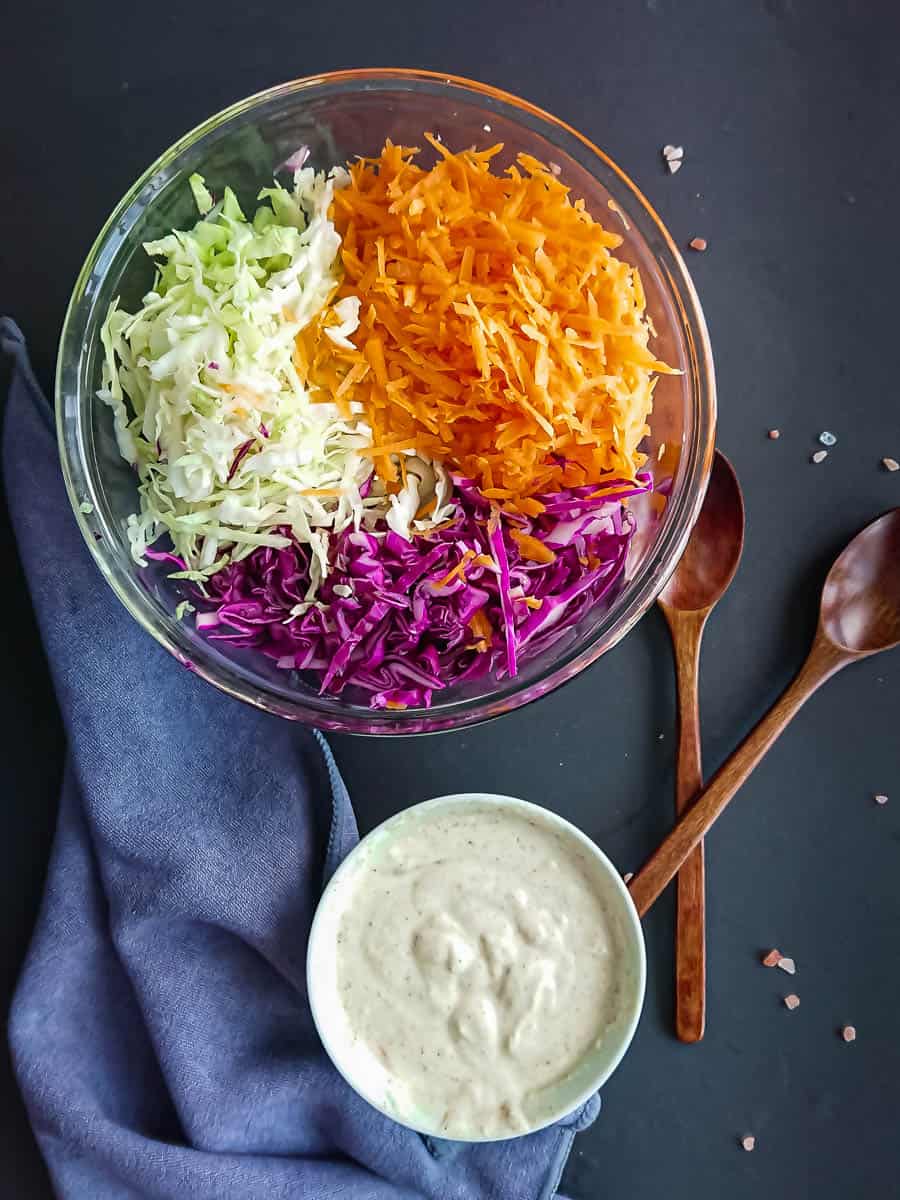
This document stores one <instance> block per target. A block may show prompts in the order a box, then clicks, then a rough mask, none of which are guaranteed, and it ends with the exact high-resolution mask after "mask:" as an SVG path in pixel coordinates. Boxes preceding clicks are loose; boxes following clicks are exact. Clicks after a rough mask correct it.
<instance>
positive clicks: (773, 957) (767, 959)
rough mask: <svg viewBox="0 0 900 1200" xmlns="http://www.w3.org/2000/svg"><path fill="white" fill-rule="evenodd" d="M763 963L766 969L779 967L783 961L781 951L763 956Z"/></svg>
mask: <svg viewBox="0 0 900 1200" xmlns="http://www.w3.org/2000/svg"><path fill="white" fill-rule="evenodd" d="M761 961H762V965H763V966H764V967H777V966H778V964H779V962H780V961H781V951H780V950H770V951H769V953H768V954H764V955H763V956H762V960H761Z"/></svg>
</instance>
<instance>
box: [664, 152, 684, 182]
mask: <svg viewBox="0 0 900 1200" xmlns="http://www.w3.org/2000/svg"><path fill="white" fill-rule="evenodd" d="M662 156H663V158H664V159H665V160H666V166H667V167H668V168H669V173H670V174H671V175H674V174H675V172H676V171H679V170H680V169H681V164H682V162H683V161H684V146H672V145H668V146H663V148H662Z"/></svg>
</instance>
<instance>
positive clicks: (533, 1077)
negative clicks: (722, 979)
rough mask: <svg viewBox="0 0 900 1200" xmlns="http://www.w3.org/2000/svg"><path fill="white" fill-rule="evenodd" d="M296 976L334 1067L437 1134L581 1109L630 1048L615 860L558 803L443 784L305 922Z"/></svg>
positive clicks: (482, 1137)
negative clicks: (444, 790) (546, 805)
mask: <svg viewBox="0 0 900 1200" xmlns="http://www.w3.org/2000/svg"><path fill="white" fill-rule="evenodd" d="M307 973H308V988H309V996H310V1003H311V1005H312V1012H313V1017H314V1019H315V1022H316V1026H317V1028H318V1030H319V1034H320V1036H321V1038H322V1041H323V1043H324V1045H325V1048H326V1050H327V1051H328V1054H329V1055H330V1057H331V1059H332V1061H333V1062H334V1064H335V1066H336V1067H337V1068H338V1070H339V1071H340V1072H341V1074H342V1075H343V1076H344V1077H345V1078H346V1079H347V1081H348V1082H349V1083H350V1084H351V1086H352V1087H354V1088H355V1089H356V1091H358V1092H359V1093H360V1095H362V1096H363V1097H364V1099H366V1100H367V1101H368V1102H369V1103H370V1104H372V1105H373V1106H374V1107H375V1108H377V1109H379V1110H381V1111H382V1112H384V1113H386V1114H387V1115H388V1116H390V1117H393V1118H394V1119H395V1120H397V1121H399V1122H400V1123H401V1124H403V1125H407V1126H409V1127H410V1128H413V1129H416V1130H418V1131H419V1132H421V1133H426V1134H430V1135H432V1136H438V1137H444V1138H451V1139H459V1140H464V1141H493V1140H498V1139H502V1138H508V1137H516V1136H519V1135H522V1134H525V1133H530V1132H533V1131H534V1130H536V1129H541V1128H543V1127H544V1126H546V1125H549V1124H551V1123H552V1122H554V1121H556V1120H559V1119H560V1118H561V1117H563V1116H565V1115H567V1114H568V1113H570V1112H572V1111H574V1110H575V1109H576V1108H578V1107H579V1106H580V1105H581V1104H582V1103H584V1101H585V1100H587V1099H588V1097H589V1096H590V1095H591V1094H592V1092H594V1091H596V1090H597V1088H599V1087H600V1086H601V1084H602V1083H603V1082H604V1081H605V1080H606V1079H607V1078H608V1077H609V1075H610V1074H611V1072H612V1071H613V1070H614V1069H615V1067H616V1066H617V1064H618V1062H619V1060H620V1059H621V1057H622V1055H623V1054H624V1053H625V1050H626V1049H627V1047H628V1044H629V1042H630V1041H631V1037H632V1035H633V1033H634V1030H635V1027H636V1025H637V1021H638V1017H639V1015H640V1009H641V1004H642V1001H643V995H644V980H645V955H644V943H643V937H642V934H641V928H640V923H639V920H638V916H637V913H636V911H635V909H634V905H633V904H632V902H631V898H630V896H629V894H628V891H627V889H626V888H625V886H624V884H623V883H622V880H621V878H620V877H619V875H618V872H617V871H616V869H615V868H614V867H613V865H612V864H611V863H610V861H609V860H608V859H607V858H606V856H605V855H604V854H602V852H601V851H600V850H599V849H598V848H597V847H596V846H595V845H594V843H593V842H592V841H590V839H589V838H587V837H586V836H585V835H584V834H583V833H581V832H580V831H579V830H578V829H576V828H575V827H574V826H573V825H570V824H569V823H568V822H567V821H564V820H563V819H562V818H561V817H558V816H556V815H555V814H553V813H551V812H548V811H547V810H546V809H543V808H539V807H538V806H536V805H533V804H527V803H525V802H524V801H521V800H516V799H513V798H511V797H506V796H492V795H484V794H470V795H460V796H447V797H442V798H439V799H437V800H430V801H428V802H427V803H425V804H420V805H417V806H415V807H413V808H411V809H408V810H407V811H405V812H403V813H400V814H399V815H398V816H396V817H394V818H392V819H391V820H389V821H387V822H385V823H384V824H383V825H381V826H379V827H378V828H377V829H376V830H374V831H373V832H372V833H371V834H369V836H368V837H366V838H365V839H364V840H363V841H362V842H361V843H360V844H359V846H358V847H357V848H356V849H355V850H354V851H353V853H352V854H351V855H350V856H349V857H348V858H347V859H346V861H345V862H344V863H343V864H342V866H341V867H340V868H339V870H338V871H337V872H336V874H335V876H334V878H333V879H332V880H331V882H330V884H329V885H328V887H327V889H326V891H325V894H324V895H323V897H322V900H321V903H320V905H319V909H318V911H317V913H316V917H315V920H314V922H313V927H312V932H311V935H310V943H309V957H308V969H307Z"/></svg>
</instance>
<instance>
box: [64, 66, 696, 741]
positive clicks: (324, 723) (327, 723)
mask: <svg viewBox="0 0 900 1200" xmlns="http://www.w3.org/2000/svg"><path fill="white" fill-rule="evenodd" d="M367 82H369V83H385V84H388V83H396V84H397V85H398V86H402V85H403V84H404V83H413V84H414V83H419V84H426V85H431V86H444V87H449V88H459V89H460V90H462V91H464V92H465V93H467V94H468V95H469V96H470V97H472V98H474V99H475V100H477V99H481V100H493V101H495V102H498V103H501V104H503V105H507V106H510V107H511V108H513V109H518V110H520V111H521V112H524V113H526V114H528V115H529V116H531V117H533V118H536V119H537V120H539V121H542V122H546V123H547V124H548V125H549V126H551V127H555V128H556V129H557V130H560V131H562V132H563V133H565V134H566V135H568V136H569V137H572V138H574V139H575V140H576V141H578V142H580V143H581V145H582V146H583V147H584V148H585V149H586V150H587V151H588V152H589V153H590V154H593V155H595V156H596V157H597V158H598V159H599V160H600V161H601V162H602V163H603V164H604V166H605V167H606V168H607V169H608V170H609V171H611V172H612V174H613V175H615V176H616V177H617V179H618V181H619V183H620V184H621V185H622V186H623V187H624V188H625V189H626V190H627V191H628V192H629V193H630V194H631V197H632V198H633V200H634V202H635V204H636V205H637V207H638V208H639V209H640V210H642V212H643V214H644V216H645V217H646V218H647V219H648V220H649V222H650V224H651V226H652V227H653V233H654V236H656V237H658V238H659V239H660V241H661V243H662V244H663V246H664V247H665V249H666V251H667V252H668V254H669V256H670V258H671V262H670V263H669V264H667V265H668V267H669V270H668V271H667V272H666V274H667V283H668V286H669V289H670V291H671V293H672V298H673V299H675V300H677V301H678V304H679V307H680V310H681V323H682V332H683V335H684V337H685V341H686V343H687V348H688V352H689V354H690V358H691V365H692V367H694V368H695V370H696V386H692V388H691V392H692V394H693V395H694V397H695V399H696V400H697V404H696V409H697V411H696V418H697V430H696V435H695V438H694V441H693V443H688V444H686V446H685V451H686V452H689V453H690V455H691V457H690V459H688V460H687V461H686V462H684V470H685V474H684V482H685V486H684V487H683V488H682V489H681V492H680V493H679V496H678V501H679V504H680V508H679V509H678V510H676V512H675V513H673V516H672V519H671V520H670V521H669V523H668V526H669V528H668V533H669V539H668V543H667V544H666V547H665V552H664V553H663V551H662V549H661V548H660V547H657V548H656V549H655V550H654V552H653V553H654V556H655V559H656V574H655V578H654V580H653V582H652V584H650V582H649V575H650V574H651V572H650V571H647V570H645V571H644V572H643V574H644V575H645V576H647V578H645V579H644V582H643V586H642V587H640V586H639V587H638V588H637V590H636V593H635V595H634V596H633V597H632V599H631V606H630V610H627V611H626V612H625V613H623V614H619V615H618V623H617V624H615V625H614V626H612V627H610V628H608V629H606V630H603V629H602V625H601V626H600V627H599V628H598V629H597V630H595V631H594V632H593V633H592V634H591V637H590V640H589V641H587V642H586V643H576V645H575V647H574V648H573V647H570V648H569V649H568V650H567V651H566V653H565V654H563V655H562V657H561V658H560V660H558V661H557V662H555V663H554V664H553V665H552V666H551V667H549V668H548V669H547V670H546V671H544V673H543V674H542V675H541V676H540V677H538V678H537V679H535V680H533V681H532V682H530V683H529V684H528V685H527V686H526V687H524V688H515V687H513V688H512V690H510V691H509V692H508V693H506V692H500V693H494V694H492V695H489V696H487V697H476V698H474V699H463V700H459V701H455V702H451V703H449V704H445V705H443V706H442V708H441V709H440V710H432V709H409V710H390V709H385V710H369V709H364V708H362V707H361V706H359V707H357V706H354V707H353V708H349V709H347V710H346V711H342V712H341V713H340V714H339V715H335V713H334V712H333V711H323V710H322V709H320V708H319V707H318V705H317V703H316V701H317V700H318V697H317V696H316V695H315V694H312V695H307V694H302V693H299V692H298V693H297V698H296V699H293V698H291V699H290V700H286V699H285V698H284V697H283V696H282V695H279V694H278V693H277V691H275V690H274V689H271V688H270V687H269V686H268V685H267V684H266V683H265V681H263V680H250V679H249V678H245V675H244V673H242V672H240V671H238V670H235V669H234V668H233V667H232V668H230V669H228V668H223V667H221V666H220V665H219V664H218V663H217V662H216V661H215V660H214V659H213V658H212V657H210V659H209V661H204V660H203V659H202V658H199V659H198V658H194V657H189V655H188V654H187V653H185V651H184V650H183V649H182V648H181V647H180V646H179V645H178V638H177V636H176V632H175V631H174V625H173V631H172V632H170V631H169V630H168V629H166V628H165V627H164V626H163V625H162V624H160V623H159V622H158V621H157V620H155V619H154V617H153V616H152V615H151V614H150V613H149V612H147V611H145V610H144V608H143V605H142V593H141V592H140V591H139V590H138V589H137V587H136V585H135V586H130V585H129V583H128V582H126V581H125V580H124V579H123V577H122V576H121V575H120V573H119V572H118V571H117V570H116V567H115V564H114V561H113V558H112V555H110V554H108V552H107V550H106V546H107V545H108V544H109V539H108V538H104V536H103V534H102V532H99V531H98V530H101V529H102V526H101V525H100V524H99V521H98V518H97V516H96V515H92V513H90V512H88V511H85V509H92V508H93V509H95V508H96V506H94V505H92V504H91V499H92V497H93V488H92V481H91V479H90V477H89V475H88V473H87V472H86V471H84V470H83V465H82V463H81V461H79V458H78V456H77V455H70V453H69V447H68V445H67V437H66V433H67V428H66V426H67V420H68V417H69V413H68V409H67V404H66V388H65V387H64V383H63V373H64V371H63V369H64V359H65V354H66V350H67V347H68V345H69V342H70V340H71V339H72V336H73V327H74V326H75V324H76V318H77V315H78V310H79V306H80V304H81V303H82V300H83V298H84V295H85V292H86V285H87V283H88V281H89V279H90V278H91V276H92V275H93V274H94V272H95V271H96V269H97V265H98V260H99V259H100V257H101V253H102V251H103V249H104V247H105V246H106V243H107V239H108V238H109V235H110V233H111V232H112V231H113V230H114V228H115V226H116V224H117V223H118V222H119V221H120V219H121V218H122V216H123V214H125V213H126V212H127V211H128V210H129V209H130V207H131V206H132V204H133V203H134V202H135V200H136V199H137V198H138V197H139V196H140V194H141V193H142V191H143V190H144V188H145V187H146V186H147V185H148V184H149V183H150V182H151V181H152V180H153V178H154V177H155V176H156V175H158V174H159V173H160V172H161V171H162V170H163V169H164V168H166V167H167V166H168V165H170V164H171V163H172V162H173V161H174V160H176V159H177V158H178V156H179V155H181V154H182V153H183V152H184V151H186V150H187V149H189V148H190V147H191V146H192V145H194V144H195V143H196V142H198V141H199V140H200V139H201V138H203V137H204V136H205V135H207V134H208V133H212V132H213V131H215V130H216V129H218V128H220V127H222V126H224V125H225V124H226V123H227V122H228V121H230V120H232V119H234V118H236V117H239V116H241V115H244V114H247V113H249V112H251V111H252V110H253V109H255V108H256V107H258V106H259V105H262V104H265V103H268V102H270V101H272V100H275V99H277V98H279V97H282V96H290V95H293V94H295V93H302V92H305V91H308V90H311V89H314V88H316V87H321V86H333V85H340V84H348V85H364V84H366V83H367ZM586 169H587V168H586ZM641 237H642V238H644V235H643V233H642V234H641ZM644 240H645V241H646V238H644ZM652 253H653V255H654V257H655V258H657V259H658V253H657V251H656V250H655V249H653V250H652ZM55 408H56V428H57V439H58V444H59V453H60V460H61V465H62V472H63V479H64V482H65V486H66V491H67V493H68V496H69V501H70V503H71V505H72V510H73V512H74V515H75V519H76V522H77V524H78V527H79V529H80V530H81V534H82V536H83V538H84V540H85V542H86V543H87V546H88V549H89V551H90V553H91V555H92V556H93V558H94V561H95V562H96V563H97V565H98V567H99V568H100V571H101V573H102V575H103V577H104V578H105V579H106V581H107V583H108V584H109V585H110V587H111V588H112V590H113V592H114V593H115V595H116V596H117V597H118V599H119V601H120V602H121V603H122V604H123V605H124V607H125V608H126V610H127V611H128V613H129V614H130V615H131V617H133V618H134V620H136V621H137V622H138V624H139V625H140V626H141V627H142V628H143V629H144V630H145V631H146V632H147V633H149V634H150V636H151V637H153V638H154V639H155V640H156V641H157V642H159V644H160V645H162V646H163V647H164V648H165V649H166V650H167V651H168V652H169V653H170V654H172V655H173V657H175V658H176V659H177V660H178V661H179V662H180V663H181V664H182V666H185V667H187V668H188V669H189V670H192V671H193V672H194V673H196V674H197V675H199V676H200V677H201V678H202V679H204V680H205V681H206V682H208V683H211V684H212V685H213V686H214V687H217V688H218V689H219V690H220V691H223V692H225V693H226V694H227V695H230V696H232V697H233V698H235V699H239V700H242V701H244V702H245V703H249V704H252V705H253V706H254V707H256V708H258V709H261V710H263V711H265V712H269V713H272V714H274V715H277V716H281V717H284V718H286V719H289V720H295V721H300V722H304V723H307V724H311V725H314V726H317V727H319V728H323V729H328V730H333V731H337V732H346V733H358V734H368V735H374V736H379V735H383V734H388V733H389V734H393V735H397V734H401V735H402V734H407V735H415V734H419V733H438V732H443V731H446V730H451V729H457V728H463V727H466V726H470V725H474V724H479V723H482V722H485V721H488V720H491V719H493V718H495V717H498V716H501V715H503V714H505V713H507V712H511V711H513V710H515V709H517V708H520V707H522V706H524V705H525V704H528V703H531V702H532V701H533V700H536V699H539V698H540V697H542V696H544V695H546V694H547V693H549V692H551V691H553V690H555V689H556V688H557V687H560V686H561V685H562V684H564V683H566V682H568V681H569V680H571V679H573V678H574V677H575V676H576V675H578V674H580V673H581V672H582V671H583V670H584V669H585V668H586V667H588V666H590V665H591V664H592V663H593V662H595V661H596V660H597V659H598V658H600V657H601V656H602V655H603V654H604V653H606V652H607V651H608V650H610V649H612V648H613V646H615V645H616V644H618V642H619V641H621V639H622V638H623V637H625V635H626V634H627V633H629V632H630V631H631V629H632V628H633V627H634V625H635V624H636V623H637V622H638V621H639V620H640V618H641V617H642V616H643V615H644V614H645V613H646V611H647V610H648V609H649V608H650V607H651V605H652V604H653V602H654V600H655V599H656V597H657V596H658V595H659V592H660V591H661V590H662V588H663V587H664V586H665V584H666V582H667V580H668V578H669V576H670V575H671V573H672V571H674V569H675V566H676V565H677V563H678V561H679V559H680V558H681V555H682V553H683V551H684V548H685V546H686V544H687V539H688V537H689V536H690V532H691V529H692V528H693V526H694V523H695V521H696V519H697V517H698V515H699V512H700V507H701V505H702V503H703V498H704V495H705V492H706V486H707V483H708V480H709V474H710V470H711V468H712V460H713V453H714V451H715V431H716V383H715V370H714V366H713V357H712V349H711V346H710V341H709V333H708V330H707V326H706V320H705V318H704V315H703V310H702V307H701V305H700V300H699V297H698V295H697V292H696V289H695V287H694V284H693V281H692V279H691V277H690V273H689V271H688V269H687V266H686V264H685V262H684V258H683V256H682V255H681V253H680V251H679V249H678V247H677V245H676V244H675V241H674V239H673V238H672V236H671V234H670V233H669V231H668V229H667V228H666V226H665V225H664V223H663V221H662V220H661V218H660V217H659V215H658V213H657V212H656V210H655V209H654V208H653V206H652V205H651V204H650V202H649V201H648V200H647V198H646V196H644V194H643V192H642V191H641V190H640V189H639V188H638V187H637V185H636V184H635V183H634V182H633V181H632V180H631V178H630V177H629V176H628V175H627V174H626V173H625V172H624V171H623V170H622V168H621V167H619V166H618V165H617V164H616V163H615V162H614V161H613V160H612V159H611V158H610V157H609V155H607V154H606V153H605V152H604V151H603V150H601V149H600V147H599V146H597V145H596V144H595V143H594V142H592V141H591V140H590V139H589V138H588V137H587V136H586V135H584V134H583V133H581V132H579V131H578V130H577V129H575V128H574V127H573V126H572V125H570V124H568V123H567V122H566V121H564V120H562V119H561V118H559V117H556V116H554V115H553V114H552V113H549V112H547V111H546V110H545V109H543V108H541V107H539V106H538V105H536V104H533V103H532V102H531V101H529V100H525V99H523V98H522V97H520V96H517V95H515V94H513V93H511V92H508V91H505V90H503V89H502V88H497V87H495V86H493V85H492V84H486V83H481V82H479V81H477V80H473V79H468V78H466V77H465V76H461V75H454V74H449V73H446V72H439V71H430V70H422V69H418V68H406V67H363V68H349V69H344V70H336V71H326V72H322V73H320V74H316V75H308V76H304V77H301V78H298V79H293V80H288V81H286V82H284V83H281V84H277V85H275V86H273V87H270V88H265V89H263V90H261V91H258V92H255V93H253V94H252V95H250V96H247V97H244V98H243V99H240V100H237V101H235V102H234V103H232V104H231V105H228V106H227V107H226V108H224V109H222V110H220V111H219V112H217V113H214V114H212V115H211V116H209V117H207V118H206V120H204V121H202V122H200V123H199V124H198V125H196V126H194V128H193V129H191V130H189V131H188V132H187V133H185V134H183V135H182V136H181V137H180V138H179V139H178V140H177V141H175V142H173V143H172V145H171V146H170V147H169V148H168V149H166V150H164V151H163V152H162V153H161V154H160V155H158V157H157V158H156V159H155V160H154V162H153V163H152V164H151V165H150V166H149V167H148V168H147V169H146V170H145V171H144V172H143V173H142V174H141V175H140V176H139V177H138V179H137V180H136V181H135V183H134V184H132V186H131V187H130V188H129V189H128V191H127V192H126V193H125V195H124V196H123V197H122V199H121V200H120V201H119V203H118V204H117V205H116V206H115V208H114V209H113V211H112V212H111V214H110V216H109V217H108V218H107V220H106V222H105V223H104V224H103V226H102V228H101V230H100V232H99V233H98V235H97V237H96V238H95V239H94V242H93V244H92V246H91V248H90V250H89V251H88V254H87V256H86V258H85V261H84V263H83V265H82V267H81V270H80V272H79V274H78V276H77V279H76V282H75V285H74V287H73V290H72V295H71V297H70V300H69V303H68V306H67V309H66V313H65V317H64V320H63V325H62V332H61V335H60V344H59V352H58V355H57V363H56V377H55ZM79 421H80V414H79V413H78V412H77V409H76V413H75V422H76V424H78V423H79ZM686 457H687V453H686V455H685V458H686ZM683 461H684V460H683ZM76 475H78V476H81V477H82V478H81V479H80V480H79V479H78V478H76ZM86 497H87V503H85V498H86ZM676 529H677V530H678V533H677V536H675V535H674V531H675V530H676Z"/></svg>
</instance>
